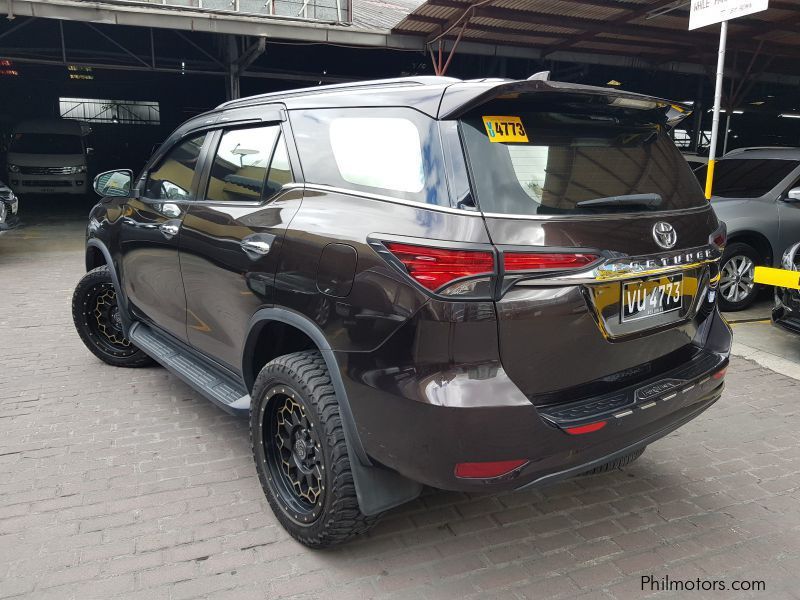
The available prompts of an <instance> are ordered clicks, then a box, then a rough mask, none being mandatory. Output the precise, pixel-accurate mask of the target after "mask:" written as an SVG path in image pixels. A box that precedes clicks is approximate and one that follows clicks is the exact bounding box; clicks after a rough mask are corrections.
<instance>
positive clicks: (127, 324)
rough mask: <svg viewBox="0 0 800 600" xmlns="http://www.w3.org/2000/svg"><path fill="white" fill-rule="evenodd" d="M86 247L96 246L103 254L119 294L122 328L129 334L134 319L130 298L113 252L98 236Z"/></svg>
mask: <svg viewBox="0 0 800 600" xmlns="http://www.w3.org/2000/svg"><path fill="white" fill-rule="evenodd" d="M86 248H87V250H88V249H89V248H96V249H97V250H99V251H100V254H102V255H103V260H104V261H105V263H106V266H107V267H108V272H109V274H110V275H111V283H112V284H113V285H114V291H115V292H116V294H117V304H118V305H119V308H120V311H119V316H120V319H121V320H122V330H123V332H124V333H125V335H128V332H129V331H130V328H131V326H132V325H133V319H132V318H131V315H130V311H129V310H128V298H127V297H126V296H125V294H124V293H123V292H122V285H121V284H120V281H119V276H118V275H117V268H116V267H115V266H114V261H113V259H112V258H111V252H109V250H108V247H107V246H106V245H105V244H104V243H103V242H102V241H101V240H99V239H97V238H94V237H93V238H89V239H88V240H87V241H86ZM86 270H87V271H89V270H90V269H89V257H88V254H87V256H86Z"/></svg>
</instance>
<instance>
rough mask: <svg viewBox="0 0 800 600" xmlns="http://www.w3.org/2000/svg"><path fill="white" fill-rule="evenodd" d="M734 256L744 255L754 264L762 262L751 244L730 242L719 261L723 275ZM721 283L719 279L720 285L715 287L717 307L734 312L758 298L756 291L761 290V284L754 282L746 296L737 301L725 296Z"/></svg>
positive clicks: (746, 306) (761, 263)
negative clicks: (717, 300) (717, 299)
mask: <svg viewBox="0 0 800 600" xmlns="http://www.w3.org/2000/svg"><path fill="white" fill-rule="evenodd" d="M736 257H745V258H747V259H749V260H751V261H752V262H753V264H754V265H755V266H758V265H763V264H764V260H763V259H762V258H761V257H760V256H759V254H758V252H756V250H755V249H754V248H753V247H752V246H750V245H749V244H744V243H742V242H732V243H731V244H729V245H728V246H727V247H726V248H725V252H724V253H723V254H722V260H720V262H719V266H720V269H722V270H723V272H722V276H723V277H724V275H725V273H724V268H725V265H726V264H728V261H730V260H731V259H732V258H736ZM722 283H723V281H722V280H720V287H719V288H718V289H717V296H718V298H719V309H720V310H721V311H723V312H735V311H739V310H744V309H745V308H748V307H749V306H750V305H751V304H753V302H755V301H756V298H758V293H759V291H760V290H761V286H759V285H757V284H756V285H754V286H753V288H752V290H751V291H750V293H749V294H748V295H747V296H746V297H744V298H743V299H740V300H738V301H732V300H728V299H726V298H725V294H724V293H723V290H722Z"/></svg>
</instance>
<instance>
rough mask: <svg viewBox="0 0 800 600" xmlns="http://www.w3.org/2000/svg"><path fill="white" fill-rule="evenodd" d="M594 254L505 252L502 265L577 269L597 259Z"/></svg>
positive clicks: (525, 268)
mask: <svg viewBox="0 0 800 600" xmlns="http://www.w3.org/2000/svg"><path fill="white" fill-rule="evenodd" d="M597 258H598V257H597V255H595V254H552V253H547V254H545V253H533V252H506V253H505V254H504V255H503V265H504V266H505V269H506V271H537V270H540V269H577V268H580V267H585V266H586V265H588V264H591V263H593V262H594V261H596V260H597Z"/></svg>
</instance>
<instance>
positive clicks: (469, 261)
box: [384, 242, 494, 290]
mask: <svg viewBox="0 0 800 600" xmlns="http://www.w3.org/2000/svg"><path fill="white" fill-rule="evenodd" d="M384 245H385V246H386V248H388V249H389V251H390V252H391V253H392V254H394V256H395V257H397V259H398V260H399V261H400V262H401V263H403V265H404V266H405V268H406V271H408V274H409V275H411V277H413V278H414V279H415V280H416V281H417V283H419V284H420V285H422V286H424V287H426V288H427V289H429V290H438V289H439V288H441V287H442V286H444V285H446V284H448V283H450V282H451V281H454V280H456V279H461V278H462V277H469V276H471V275H480V274H483V273H491V272H492V271H494V254H493V253H492V252H486V251H482V250H445V249H443V248H429V247H427V246H415V245H411V244H399V243H395V242H386V243H385V244H384Z"/></svg>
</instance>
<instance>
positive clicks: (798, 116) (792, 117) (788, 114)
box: [778, 113, 800, 119]
mask: <svg viewBox="0 0 800 600" xmlns="http://www.w3.org/2000/svg"><path fill="white" fill-rule="evenodd" d="M778 116H779V117H785V118H787V119H800V115H799V114H796V113H783V114H780V115H778Z"/></svg>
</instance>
